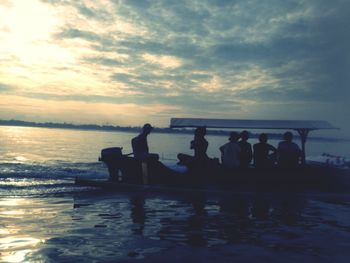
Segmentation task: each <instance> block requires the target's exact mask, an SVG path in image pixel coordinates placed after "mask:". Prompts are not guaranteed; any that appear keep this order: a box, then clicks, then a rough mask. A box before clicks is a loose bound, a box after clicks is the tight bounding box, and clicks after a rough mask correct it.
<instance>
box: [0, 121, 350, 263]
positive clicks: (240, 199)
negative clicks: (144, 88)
mask: <svg viewBox="0 0 350 263" xmlns="http://www.w3.org/2000/svg"><path fill="white" fill-rule="evenodd" d="M135 135H136V134H135V133H131V132H107V131H88V130H74V129H51V128H31V127H14V126H12V127H10V126H0V262H194V261H197V262H269V263H271V262H349V259H350V220H349V219H350V195H348V194H327V193H325V194H318V195H312V194H310V195H307V194H303V195H301V194H295V193H294V194H292V193H283V192H280V193H254V192H248V193H232V194H229V195H225V196H215V195H213V196H209V195H205V194H204V193H200V194H198V193H182V194H180V193H162V194H150V193H149V194H146V193H140V192H137V191H132V192H106V191H103V190H101V189H96V188H92V187H78V186H75V185H74V179H75V178H76V177H81V178H98V179H103V178H107V177H108V173H107V169H106V167H105V165H104V164H103V163H101V162H99V161H98V157H99V155H100V152H101V149H103V148H107V147H123V153H124V154H127V153H130V152H131V147H130V140H131V139H132V138H133V137H134V136H135ZM191 139H192V136H191V135H189V134H164V133H152V134H151V135H150V136H149V146H150V151H151V152H155V153H158V154H159V155H160V157H161V160H162V161H163V162H167V163H175V162H176V155H177V153H179V152H182V153H188V154H191V150H190V149H189V141H190V140H191ZM207 140H208V142H209V149H208V154H209V156H210V157H219V155H220V153H219V150H218V148H219V146H221V145H222V144H224V143H226V142H227V137H225V136H207ZM250 142H251V143H252V144H253V143H255V142H256V139H250ZM269 142H270V143H271V144H272V145H275V146H276V145H277V143H278V141H277V140H270V141H269ZM322 153H329V154H332V155H339V156H344V157H347V158H349V157H350V142H349V141H338V140H310V141H309V142H308V144H307V155H308V156H317V155H321V154H322Z"/></svg>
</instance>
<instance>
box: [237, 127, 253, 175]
mask: <svg viewBox="0 0 350 263" xmlns="http://www.w3.org/2000/svg"><path fill="white" fill-rule="evenodd" d="M248 139H249V132H247V131H242V132H241V140H240V141H239V142H238V144H239V146H240V147H241V154H240V167H241V168H244V169H245V168H248V167H249V164H250V162H251V161H252V159H253V152H252V146H251V144H250V143H249V142H248Z"/></svg>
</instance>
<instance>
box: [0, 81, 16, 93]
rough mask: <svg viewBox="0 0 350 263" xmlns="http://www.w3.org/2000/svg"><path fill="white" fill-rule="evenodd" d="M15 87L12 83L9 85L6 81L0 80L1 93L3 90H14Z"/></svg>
mask: <svg viewBox="0 0 350 263" xmlns="http://www.w3.org/2000/svg"><path fill="white" fill-rule="evenodd" d="M15 89H16V88H15V87H14V86H12V85H7V84H4V83H1V82H0V93H1V92H8V91H13V90H15Z"/></svg>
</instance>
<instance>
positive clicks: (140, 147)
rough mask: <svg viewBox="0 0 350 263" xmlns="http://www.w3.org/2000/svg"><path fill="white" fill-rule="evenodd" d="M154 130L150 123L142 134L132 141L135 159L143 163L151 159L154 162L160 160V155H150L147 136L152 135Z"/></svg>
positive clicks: (145, 126) (143, 129)
mask: <svg viewBox="0 0 350 263" xmlns="http://www.w3.org/2000/svg"><path fill="white" fill-rule="evenodd" d="M152 129H153V127H152V126H151V125H150V124H149V123H146V124H145V125H144V126H143V128H142V132H141V133H140V134H139V135H138V136H136V137H134V138H133V139H132V140H131V146H132V150H133V153H134V157H135V159H138V160H141V161H144V160H150V159H154V160H158V159H159V156H158V154H154V153H152V154H150V153H149V148H148V143H147V136H148V135H149V134H150V133H151V131H152Z"/></svg>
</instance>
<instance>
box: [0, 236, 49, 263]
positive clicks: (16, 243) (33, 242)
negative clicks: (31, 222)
mask: <svg viewBox="0 0 350 263" xmlns="http://www.w3.org/2000/svg"><path fill="white" fill-rule="evenodd" d="M43 242H45V241H44V240H40V239H37V238H31V237H6V238H0V251H1V253H0V260H1V262H24V261H26V257H27V255H29V254H30V253H33V252H34V249H35V248H36V247H37V246H38V245H39V244H40V243H43Z"/></svg>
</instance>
